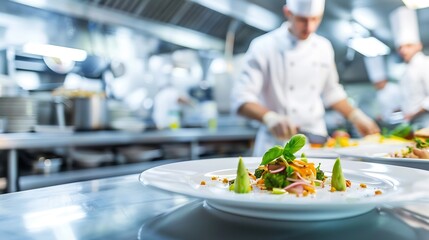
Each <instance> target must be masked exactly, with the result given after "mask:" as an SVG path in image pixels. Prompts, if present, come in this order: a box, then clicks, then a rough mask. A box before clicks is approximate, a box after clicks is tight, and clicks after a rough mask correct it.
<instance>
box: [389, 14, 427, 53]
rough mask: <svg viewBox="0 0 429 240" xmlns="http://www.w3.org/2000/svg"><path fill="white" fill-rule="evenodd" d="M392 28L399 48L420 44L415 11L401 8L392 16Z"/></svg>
mask: <svg viewBox="0 0 429 240" xmlns="http://www.w3.org/2000/svg"><path fill="white" fill-rule="evenodd" d="M390 25H391V26H390V27H391V29H392V33H393V38H394V39H395V45H396V46H397V47H399V46H401V45H403V44H410V43H420V37H419V25H418V22H417V14H416V12H415V10H412V9H408V8H406V7H399V8H397V9H396V10H394V11H393V12H392V13H391V14H390Z"/></svg>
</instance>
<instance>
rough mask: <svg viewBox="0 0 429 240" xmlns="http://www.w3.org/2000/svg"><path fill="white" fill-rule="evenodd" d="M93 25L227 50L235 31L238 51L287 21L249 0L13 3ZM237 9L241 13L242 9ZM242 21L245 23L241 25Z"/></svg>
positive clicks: (22, 0) (38, 0) (36, 0)
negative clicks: (94, 23)
mask: <svg viewBox="0 0 429 240" xmlns="http://www.w3.org/2000/svg"><path fill="white" fill-rule="evenodd" d="M10 1H12V2H17V3H20V4H24V5H28V6H31V7H35V8H40V9H44V10H48V11H52V12H57V13H61V14H65V15H69V16H73V17H77V18H83V19H87V20H90V21H96V22H101V23H106V24H115V25H121V26H126V27H130V28H133V29H137V30H141V31H143V32H145V33H148V34H150V35H153V36H155V37H157V38H159V39H161V40H163V41H166V42H170V43H173V44H176V45H179V46H183V47H188V48H193V49H211V50H220V51H223V50H224V49H225V41H226V38H227V35H228V32H231V30H233V31H234V37H235V39H234V42H235V45H236V48H235V49H234V50H235V51H238V52H243V51H245V49H246V48H247V46H248V44H249V43H250V41H251V40H252V39H253V38H254V37H256V36H259V35H261V34H263V33H265V32H267V31H270V30H272V29H274V28H276V27H278V26H279V25H280V24H281V22H282V21H283V18H282V17H281V16H279V14H276V13H273V12H271V11H269V10H267V9H266V8H263V7H261V6H259V5H257V4H255V3H252V2H250V1H245V0H126V1H124V0H61V1H58V0H10ZM237 9H240V10H239V11H237ZM237 22H239V24H238V27H234V28H233V27H231V26H237Z"/></svg>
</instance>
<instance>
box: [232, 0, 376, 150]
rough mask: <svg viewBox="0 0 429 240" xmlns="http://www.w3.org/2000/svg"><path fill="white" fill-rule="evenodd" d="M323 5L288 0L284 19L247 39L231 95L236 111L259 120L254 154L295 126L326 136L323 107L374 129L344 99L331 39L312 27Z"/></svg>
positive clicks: (319, 1) (367, 130)
mask: <svg viewBox="0 0 429 240" xmlns="http://www.w3.org/2000/svg"><path fill="white" fill-rule="evenodd" d="M324 7H325V1H324V0H287V4H286V5H285V6H284V8H283V12H284V14H285V16H286V17H287V19H288V21H287V22H285V23H283V24H282V26H281V27H279V28H278V29H276V30H274V31H272V32H269V33H267V34H264V35H262V36H260V37H258V38H256V39H254V40H253V41H252V43H251V44H250V47H249V49H248V51H247V53H246V55H245V59H244V66H243V71H242V73H241V75H240V77H239V78H238V79H237V81H236V82H235V86H234V90H233V94H232V98H233V109H234V110H236V111H237V112H238V113H239V114H240V115H243V116H245V117H247V118H250V119H256V120H258V121H260V122H261V123H263V124H262V127H261V128H260V130H259V132H258V134H257V137H256V141H255V149H254V152H253V155H254V156H262V155H263V154H264V152H265V151H266V150H267V149H269V148H270V147H272V146H273V145H275V144H278V145H282V144H283V143H284V142H285V141H287V140H288V139H289V138H290V137H291V136H292V135H294V134H296V133H297V132H298V131H306V132H310V133H313V134H317V135H324V136H327V134H328V133H327V129H326V123H325V121H324V114H325V107H332V108H333V109H335V110H337V111H339V112H340V113H341V114H342V115H343V116H345V117H346V118H347V119H348V120H349V121H351V122H352V123H353V124H354V125H355V126H356V128H357V129H358V130H359V132H360V133H361V134H363V135H367V134H372V133H376V132H379V128H378V126H377V124H376V123H375V122H374V121H373V120H372V119H370V118H369V117H368V116H366V115H365V114H364V113H363V112H362V111H360V110H359V109H356V108H354V107H352V106H351V105H350V104H349V102H348V101H347V96H346V93H345V91H344V89H343V88H342V86H341V85H340V84H339V79H338V73H337V70H336V66H335V61H334V51H333V48H332V45H331V43H330V42H329V41H328V40H327V39H325V38H323V37H321V36H319V35H317V34H316V33H315V31H316V29H317V28H318V26H319V24H320V22H321V20H322V15H323V11H324Z"/></svg>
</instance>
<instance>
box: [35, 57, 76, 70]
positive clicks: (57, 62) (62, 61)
mask: <svg viewBox="0 0 429 240" xmlns="http://www.w3.org/2000/svg"><path fill="white" fill-rule="evenodd" d="M43 61H44V62H45V64H46V66H48V68H49V69H51V70H52V71H54V72H56V73H59V74H66V73H69V72H70V71H71V70H72V69H73V68H74V66H75V61H73V60H71V59H66V58H57V57H46V56H44V57H43Z"/></svg>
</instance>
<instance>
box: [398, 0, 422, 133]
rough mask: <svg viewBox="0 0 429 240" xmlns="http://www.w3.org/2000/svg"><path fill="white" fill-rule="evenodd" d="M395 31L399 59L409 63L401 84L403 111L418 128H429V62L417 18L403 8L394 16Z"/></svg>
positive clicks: (409, 10)
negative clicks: (423, 51)
mask: <svg viewBox="0 0 429 240" xmlns="http://www.w3.org/2000/svg"><path fill="white" fill-rule="evenodd" d="M390 21H391V28H392V33H393V36H394V40H395V45H396V47H397V51H398V53H399V55H400V56H401V57H402V58H403V60H404V62H405V63H407V67H406V70H405V73H404V75H403V76H402V77H401V79H400V81H399V83H400V86H401V90H402V91H403V97H404V101H403V105H402V110H403V112H404V114H405V118H406V119H408V120H410V123H411V124H412V125H413V126H414V127H415V128H416V129H419V128H424V127H428V126H429V112H428V111H429V69H428V68H429V58H428V57H427V56H425V55H424V54H423V53H422V49H423V46H422V43H421V41H420V36H419V27H418V21H417V14H416V12H415V11H414V10H411V9H408V8H406V7H400V8H398V9H396V10H394V11H393V12H392V13H391V14H390Z"/></svg>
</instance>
